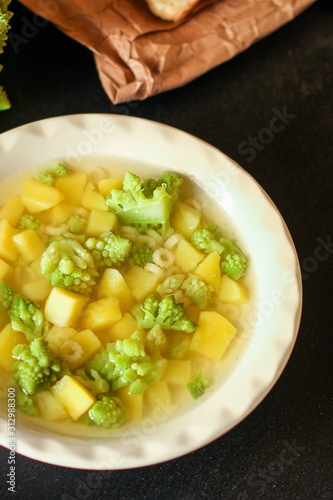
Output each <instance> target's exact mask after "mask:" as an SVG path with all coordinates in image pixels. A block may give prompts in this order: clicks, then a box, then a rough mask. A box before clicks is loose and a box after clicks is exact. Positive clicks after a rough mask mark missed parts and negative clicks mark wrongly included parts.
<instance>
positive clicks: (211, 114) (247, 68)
mask: <svg viewBox="0 0 333 500" xmlns="http://www.w3.org/2000/svg"><path fill="white" fill-rule="evenodd" d="M12 10H14V11H15V14H16V15H15V17H14V18H13V20H12V27H13V28H12V33H14V34H16V35H19V36H20V37H21V38H19V39H18V38H17V37H16V39H15V40H16V41H15V40H13V41H15V43H16V45H15V44H13V43H9V44H8V47H7V50H5V54H4V55H3V56H2V62H3V63H4V66H5V69H4V71H3V72H2V74H1V77H2V83H3V84H4V85H5V86H6V89H7V91H8V94H9V95H10V98H11V101H12V104H13V106H12V109H11V110H10V111H8V112H4V113H2V114H1V115H0V132H4V131H6V130H9V129H11V128H13V127H16V126H19V125H22V124H25V123H28V122H30V121H35V120H39V119H42V118H48V117H52V116H56V115H62V114H72V113H87V112H93V113H98V112H102V113H119V114H124V113H125V114H130V115H132V116H138V117H143V118H148V119H152V120H156V121H158V122H162V123H166V124H168V125H172V126H175V127H177V128H180V129H182V130H185V131H187V132H190V133H192V134H194V135H196V136H198V137H200V138H201V139H203V140H205V141H207V142H209V143H211V144H212V145H214V146H216V147H217V148H219V149H221V150H222V151H223V152H225V153H226V154H227V155H229V156H231V157H232V158H233V159H234V160H235V161H237V162H238V163H239V164H240V165H242V166H243V167H244V168H245V169H246V170H247V171H248V172H250V173H251V174H252V175H253V177H254V178H255V179H256V180H257V181H258V182H259V183H260V184H261V185H262V187H263V188H264V189H265V190H266V191H267V193H268V194H269V195H270V196H271V198H272V199H273V201H274V202H275V204H276V205H277V207H278V209H279V210H280V212H281V213H282V216H283V217H284V219H285V221H286V223H287V225H288V227H289V229H290V231H291V234H292V236H293V239H294V242H295V245H296V248H297V251H298V255H299V259H300V263H301V268H302V271H303V275H304V277H303V285H304V309H303V317H302V323H301V328H300V332H299V337H298V340H297V343H296V346H295V349H294V351H293V354H292V356H291V358H290V361H289V363H288V365H287V367H286V369H285V371H284V372H283V374H282V376H281V377H280V379H279V380H278V382H277V384H276V385H275V387H274V388H273V390H272V391H271V393H270V394H269V395H268V396H267V397H266V398H265V400H264V401H263V402H262V403H261V404H260V406H259V407H258V408H257V409H256V410H255V411H254V412H253V413H252V414H251V415H250V416H249V417H248V418H247V419H246V420H245V421H243V422H242V423H241V424H239V425H238V426H237V427H236V428H235V429H233V430H232V431H230V432H229V433H228V434H227V435H225V436H223V437H222V438H220V439H218V440H217V441H215V442H214V443H212V444H210V445H209V446H206V447H204V448H203V449H201V450H198V451H196V452H194V453H192V454H190V455H188V456H185V457H182V458H179V459H177V460H174V461H172V462H169V463H165V464H161V465H156V466H154V467H149V468H145V469H137V470H132V471H117V472H102V473H98V472H89V471H76V470H71V469H62V468H59V467H55V466H52V465H47V464H42V463H38V462H35V461H32V460H29V459H27V458H24V457H20V456H17V463H16V475H17V482H16V493H15V494H11V493H9V492H8V491H7V485H6V476H5V475H6V473H7V472H8V464H7V458H8V451H7V450H5V449H3V448H1V449H0V464H1V478H0V498H11V497H17V498H23V499H61V500H66V499H73V498H74V499H88V498H89V499H109V498H110V499H112V500H113V499H136V498H138V499H139V498H140V499H141V498H145V499H155V498H161V499H169V498H175V499H186V500H187V499H189V500H190V499H200V498H209V499H220V498H223V499H243V498H244V499H245V498H250V499H256V498H267V499H274V500H280V499H301V500H306V499H309V500H319V499H332V498H333V489H332V483H331V482H330V478H329V474H330V472H332V465H333V464H332V447H331V437H332V432H331V431H332V427H331V420H332V404H331V402H332V399H331V395H332V393H331V391H332V341H331V338H332V313H331V311H332V304H331V302H330V299H331V291H332V285H331V283H332V253H333V248H332V244H331V245H330V246H327V248H326V249H325V248H324V249H322V250H321V253H320V255H321V256H324V257H325V258H322V259H321V260H318V259H317V258H316V255H319V254H317V252H316V248H317V247H318V245H322V243H320V241H321V242H322V241H324V242H325V241H326V242H327V241H328V242H330V241H332V224H331V223H332V168H333V160H332V157H333V142H332V135H333V119H332V111H333V106H332V104H333V97H332V89H333V76H332V72H333V51H332V48H333V30H332V25H333V4H332V2H331V0H327V1H326V2H325V1H320V0H319V1H318V2H317V3H316V4H315V5H313V6H312V7H311V8H310V9H308V10H307V11H306V12H304V13H303V14H301V15H300V16H299V17H298V18H297V19H296V20H294V21H293V22H291V23H289V24H288V25H286V26H285V27H283V28H282V29H280V30H279V31H278V32H276V33H274V34H272V35H271V36H269V37H268V38H266V39H265V40H262V41H261V42H259V43H258V44H256V45H255V46H253V47H252V48H250V49H249V50H248V51H246V52H245V53H243V54H241V55H239V56H238V57H236V58H235V59H233V60H232V61H230V62H228V63H226V64H224V65H222V66H221V67H219V68H216V69H215V70H213V71H211V72H209V73H208V74H206V75H204V76H202V77H201V78H198V79H197V80H196V81H194V82H192V83H191V84H189V85H187V86H185V87H183V88H180V89H177V90H174V91H170V92H167V93H165V94H162V95H158V96H155V97H153V98H150V99H148V100H146V101H145V102H137V103H132V104H130V105H127V104H126V105H119V106H117V107H115V106H113V105H112V104H111V103H110V101H109V100H108V98H107V97H106V95H105V94H104V91H103V89H102V88H101V86H100V83H99V80H98V76H97V72H96V69H95V66H94V61H93V57H92V54H91V53H90V52H89V51H88V50H87V49H85V48H84V47H82V46H80V45H79V44H77V43H75V42H74V41H72V40H70V39H68V38H67V37H66V36H65V35H64V34H62V33H60V32H59V31H57V29H56V28H55V27H54V26H52V25H51V24H50V23H48V24H47V25H46V26H44V27H42V28H39V29H37V30H33V31H31V30H30V32H27V31H26V30H27V28H26V24H27V21H26V20H27V19H28V20H32V21H33V20H35V21H36V18H33V17H32V14H31V13H29V12H28V11H27V10H26V9H24V8H23V7H22V6H20V5H19V4H18V3H17V2H15V1H13V2H12ZM38 21H39V22H40V19H39V20H38ZM34 31H36V32H35V33H34ZM27 35H28V37H29V39H28V38H27ZM18 40H19V41H20V43H19V45H17V43H18ZM23 40H25V41H23ZM14 49H15V50H14ZM284 107H286V109H287V112H288V113H289V114H292V115H295V116H293V117H292V118H290V120H289V121H290V123H289V124H288V125H286V126H285V128H284V129H283V130H282V131H280V132H276V133H274V136H273V138H272V140H271V142H270V143H268V144H266V145H265V147H264V148H263V149H262V145H261V144H259V147H260V149H262V150H261V151H259V150H255V153H256V155H255V158H253V160H252V161H249V160H251V157H252V156H254V154H252V153H251V152H249V151H245V150H247V149H248V148H249V147H251V146H248V145H246V144H245V143H246V142H248V141H249V140H251V139H249V137H250V136H251V137H258V134H259V137H263V138H264V139H265V132H262V129H263V128H266V127H268V126H269V124H270V122H271V119H272V118H273V116H274V110H278V111H280V112H282V110H283V109H284ZM252 141H253V139H252ZM242 143H243V144H242ZM0 168H1V166H0ZM318 238H319V240H318ZM320 238H321V240H320ZM325 252H326V253H325ZM292 444H294V445H296V446H297V447H299V448H297V449H296V451H295V449H294V451H293V452H290V451H289V452H284V453H285V454H286V457H288V462H289V463H285V464H284V465H283V467H282V468H281V452H282V450H284V449H287V448H288V446H289V445H290V446H291V445H292Z"/></svg>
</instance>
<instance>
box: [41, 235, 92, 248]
mask: <svg viewBox="0 0 333 500" xmlns="http://www.w3.org/2000/svg"><path fill="white" fill-rule="evenodd" d="M86 239H87V237H86V236H85V235H84V234H74V233H69V232H66V233H62V234H57V235H54V236H51V238H49V239H48V245H50V244H51V243H54V242H55V241H62V240H74V241H78V242H79V243H80V244H81V245H83V244H84V243H85V241H86Z"/></svg>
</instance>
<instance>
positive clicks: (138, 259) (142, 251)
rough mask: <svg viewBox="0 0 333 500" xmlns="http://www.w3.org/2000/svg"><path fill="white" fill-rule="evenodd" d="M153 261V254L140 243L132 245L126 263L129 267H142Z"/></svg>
mask: <svg viewBox="0 0 333 500" xmlns="http://www.w3.org/2000/svg"><path fill="white" fill-rule="evenodd" d="M152 261H153V252H152V251H151V250H150V248H149V247H147V246H145V245H140V243H132V247H131V251H130V254H129V259H128V262H129V263H130V265H131V266H134V265H136V266H141V267H144V266H145V265H146V264H148V263H149V262H152Z"/></svg>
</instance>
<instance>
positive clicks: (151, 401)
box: [145, 380, 171, 408]
mask: <svg viewBox="0 0 333 500" xmlns="http://www.w3.org/2000/svg"><path fill="white" fill-rule="evenodd" d="M145 398H146V400H147V403H148V405H149V406H150V407H151V408H164V407H166V406H169V405H170V404H171V395H170V389H169V386H168V384H167V382H166V381H165V380H161V382H157V383H156V384H151V385H149V386H148V387H147V389H146V391H145Z"/></svg>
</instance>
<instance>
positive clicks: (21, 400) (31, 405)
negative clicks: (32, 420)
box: [16, 389, 38, 417]
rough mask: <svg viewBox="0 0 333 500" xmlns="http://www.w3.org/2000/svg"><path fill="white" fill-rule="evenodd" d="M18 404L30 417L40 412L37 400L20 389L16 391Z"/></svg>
mask: <svg viewBox="0 0 333 500" xmlns="http://www.w3.org/2000/svg"><path fill="white" fill-rule="evenodd" d="M16 404H17V406H18V408H20V410H21V411H23V412H24V413H26V414H27V415H29V417H35V416H36V415H37V414H38V411H37V408H36V405H35V401H34V400H33V399H32V397H31V396H29V395H28V394H25V393H24V392H22V391H20V389H18V390H17V391H16Z"/></svg>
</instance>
